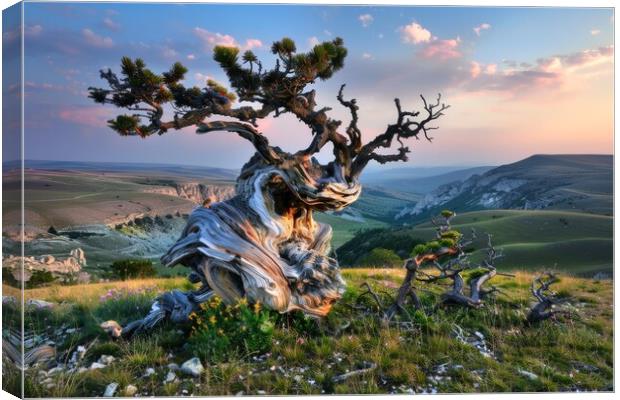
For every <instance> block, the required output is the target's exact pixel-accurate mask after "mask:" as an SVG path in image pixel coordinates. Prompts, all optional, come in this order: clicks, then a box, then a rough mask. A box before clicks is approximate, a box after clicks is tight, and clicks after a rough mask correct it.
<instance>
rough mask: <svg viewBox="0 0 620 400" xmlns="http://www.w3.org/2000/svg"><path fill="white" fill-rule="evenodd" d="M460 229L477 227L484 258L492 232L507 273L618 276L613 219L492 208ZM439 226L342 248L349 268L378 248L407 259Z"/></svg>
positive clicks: (393, 231)
mask: <svg viewBox="0 0 620 400" xmlns="http://www.w3.org/2000/svg"><path fill="white" fill-rule="evenodd" d="M453 226H454V228H455V229H458V230H460V231H461V232H463V233H464V234H466V235H468V234H469V233H470V231H471V229H472V228H473V229H475V231H476V233H477V239H476V240H475V241H474V243H473V246H472V247H473V248H475V249H476V252H474V253H473V254H472V260H476V259H479V258H480V257H481V256H482V252H481V250H480V249H482V248H484V247H485V246H486V240H487V236H486V234H492V236H493V243H494V245H495V246H496V247H497V248H500V249H502V250H503V251H504V257H503V258H501V259H499V260H498V264H497V266H498V268H500V269H504V270H541V269H546V268H550V269H557V270H560V271H563V272H568V273H573V274H578V275H588V276H589V275H593V274H595V273H597V272H603V273H605V274H608V275H611V274H612V273H613V218H612V217H610V216H603V215H595V214H589V213H576V212H570V211H555V210H487V211H476V212H469V213H464V214H459V215H457V217H456V218H455V219H454V224H453ZM434 235H435V229H434V227H433V226H432V225H431V224H430V223H428V222H426V223H423V224H420V225H417V226H414V227H401V228H388V229H385V228H380V229H373V230H368V231H366V232H364V233H361V234H359V235H357V236H356V237H354V238H353V239H352V240H350V241H348V242H347V243H345V244H344V245H342V246H341V247H339V248H338V249H337V253H338V257H339V259H340V262H341V263H342V264H343V265H346V266H352V265H356V262H357V261H358V260H360V259H361V258H362V257H364V256H365V255H366V254H368V253H369V252H370V251H371V250H372V249H373V248H377V247H382V248H387V249H391V250H394V251H395V252H396V253H397V254H399V256H401V257H402V258H406V257H408V255H409V252H410V251H411V250H412V248H413V246H414V245H415V244H416V243H418V242H420V241H426V240H429V239H431V238H433V237H434Z"/></svg>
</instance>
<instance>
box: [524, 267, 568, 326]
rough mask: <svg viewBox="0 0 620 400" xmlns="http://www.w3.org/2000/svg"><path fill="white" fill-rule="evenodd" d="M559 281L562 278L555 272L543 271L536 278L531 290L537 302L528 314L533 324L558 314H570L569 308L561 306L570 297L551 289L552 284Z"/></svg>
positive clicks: (528, 320)
mask: <svg viewBox="0 0 620 400" xmlns="http://www.w3.org/2000/svg"><path fill="white" fill-rule="evenodd" d="M559 281H560V279H559V278H558V276H557V275H556V274H554V273H553V272H543V273H542V274H540V275H538V276H536V277H535V278H534V280H533V281H532V286H531V288H530V291H531V292H532V295H533V296H534V298H535V299H536V301H537V302H536V303H535V304H534V305H533V306H532V308H531V309H530V311H529V312H528V314H527V322H528V323H530V324H533V323H538V322H541V321H544V320H546V319H550V318H551V319H554V318H556V317H557V316H558V315H570V312H569V311H568V310H566V309H562V308H561V307H562V305H563V304H565V303H566V302H567V301H568V298H563V297H560V296H558V294H557V293H556V292H554V291H553V290H551V285H553V284H554V283H557V282H559Z"/></svg>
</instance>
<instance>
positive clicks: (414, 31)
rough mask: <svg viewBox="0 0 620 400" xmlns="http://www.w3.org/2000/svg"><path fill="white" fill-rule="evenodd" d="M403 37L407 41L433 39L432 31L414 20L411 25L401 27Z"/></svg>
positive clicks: (420, 41) (415, 42)
mask: <svg viewBox="0 0 620 400" xmlns="http://www.w3.org/2000/svg"><path fill="white" fill-rule="evenodd" d="M399 30H400V33H401V39H402V40H403V42H405V43H413V44H419V43H426V42H429V41H430V40H431V36H432V35H431V32H430V31H429V30H428V29H425V28H424V27H422V25H420V24H418V23H416V22H412V23H411V24H409V25H406V26H401V27H400V29H399Z"/></svg>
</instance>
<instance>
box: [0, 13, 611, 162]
mask: <svg viewBox="0 0 620 400" xmlns="http://www.w3.org/2000/svg"><path fill="white" fill-rule="evenodd" d="M475 28H476V29H475ZM8 29H10V27H9V28H6V27H5V32H4V35H3V43H4V45H5V46H7V45H8V46H10V45H11V36H10V31H9V30H8ZM24 35H25V39H26V41H25V81H26V88H25V92H26V95H25V107H26V115H25V118H26V121H27V122H26V140H25V146H26V147H25V149H26V150H25V152H26V158H31V159H58V160H96V161H136V162H167V163H184V164H197V165H212V166H219V167H232V168H238V167H240V165H241V164H242V163H243V162H244V161H245V160H246V159H247V158H248V157H249V156H250V154H251V153H252V148H251V147H250V146H249V145H248V144H246V143H244V142H243V141H242V140H241V139H238V138H236V137H233V136H231V135H230V134H227V133H216V134H212V135H210V137H204V136H197V135H195V134H193V133H192V132H191V131H183V132H179V133H175V132H171V133H168V134H166V135H164V136H162V137H150V138H148V139H146V140H142V139H139V138H123V137H118V136H116V134H115V133H113V131H111V130H110V129H109V128H107V127H106V122H105V121H106V120H107V119H109V118H110V117H112V116H113V115H115V113H118V110H114V109H113V108H112V106H100V105H96V104H94V103H92V102H91V101H90V100H89V99H88V98H87V97H86V89H87V87H88V86H102V85H103V81H101V80H100V79H99V77H98V70H99V69H101V68H104V67H111V68H113V69H116V70H118V64H119V60H120V57H121V56H124V55H129V56H134V57H136V56H140V57H142V58H143V59H144V60H145V61H146V63H147V65H148V66H149V67H151V68H152V69H154V70H155V71H163V70H165V69H167V68H168V67H169V66H170V65H171V64H172V63H173V62H174V61H182V62H183V63H184V64H185V65H186V66H187V67H188V68H189V73H188V74H187V77H186V83H187V84H202V83H204V79H205V78H206V77H207V76H208V77H213V78H215V79H216V80H218V81H220V82H222V83H226V79H225V78H224V75H223V74H222V73H221V72H220V71H219V70H218V67H217V66H216V65H215V63H214V62H213V61H212V59H211V49H212V47H213V45H214V44H222V43H226V44H236V45H238V46H240V47H243V48H252V49H253V50H254V51H255V52H256V54H257V55H258V56H259V58H261V59H263V60H265V63H266V64H269V63H271V60H272V58H271V55H270V52H269V47H270V44H271V42H272V41H274V40H277V39H279V38H281V37H283V36H289V37H291V38H293V39H294V40H295V41H296V42H297V46H298V49H300V50H307V49H309V48H310V47H311V46H312V44H313V43H314V42H316V41H317V40H318V41H323V40H330V39H333V38H334V37H336V36H340V37H342V38H343V39H344V41H345V45H346V46H347V48H348V49H349V56H348V57H347V60H346V63H345V68H344V69H343V70H342V71H340V72H338V73H337V74H336V75H335V76H334V77H333V78H332V79H331V80H330V81H328V82H322V83H319V84H318V85H317V89H318V91H319V102H320V103H321V104H325V105H327V106H333V107H334V112H333V115H334V116H335V117H340V118H342V119H343V120H345V121H346V120H347V114H346V112H345V110H341V109H339V108H341V107H339V106H338V105H337V104H336V102H335V96H336V92H337V87H338V86H339V85H340V84H341V83H347V92H348V94H349V95H351V96H354V97H356V98H357V99H358V102H359V103H360V107H361V111H362V115H363V116H362V121H361V123H362V128H363V131H364V137H365V138H366V139H367V140H368V139H369V138H372V137H373V136H374V135H376V134H378V133H380V131H381V130H382V129H383V128H384V127H385V126H386V125H387V124H388V123H390V122H392V121H393V118H394V109H393V102H392V99H393V98H394V97H396V96H398V97H400V98H401V100H402V101H403V104H404V105H405V106H406V107H410V108H415V107H418V106H419V98H418V95H419V94H421V93H422V94H425V95H426V96H428V97H432V96H434V95H435V93H437V92H442V94H443V95H444V98H445V100H446V102H448V103H450V104H451V105H452V107H453V108H452V109H451V110H450V112H449V114H448V115H447V116H446V119H445V120H444V121H440V123H439V125H440V126H441V129H440V130H439V131H438V132H437V134H436V139H435V141H434V143H433V144H429V143H423V142H421V141H420V142H417V143H415V145H414V146H413V148H414V153H413V157H411V161H410V164H411V165H416V166H422V165H446V164H450V165H482V164H489V163H491V164H499V163H503V162H509V161H515V160H517V159H519V158H523V157H526V156H528V155H531V154H534V153H575V152H590V153H611V152H612V151H613V150H612V141H613V102H612V101H613V11H612V10H611V9H587V8H581V9H563V8H475V7H470V8H461V7H444V8H424V7H401V6H399V7H396V6H393V7H378V6H374V7H358V6H302V5H299V6H290V5H286V6H282V5H276V6H273V5H271V6H267V5H245V6H238V5H237V6H235V5H200V4H186V5H181V4H120V3H101V4H87V3H84V4H76V3H26V5H25V27H24ZM4 90H5V91H6V90H9V88H7V86H6V85H5V89H4ZM345 94H347V93H345ZM593 102H594V103H595V104H592V103H593ZM541 110H545V112H544V113H542V112H541ZM592 112H594V115H592ZM582 113H588V115H591V116H593V117H594V119H595V120H596V122H594V123H590V124H585V123H584V122H580V121H579V120H578V118H577V115H579V114H582ZM543 114H544V115H543ZM527 121H529V125H528V122H527ZM261 127H262V128H263V130H264V133H265V134H266V135H267V136H268V137H270V138H272V142H274V143H275V144H279V145H282V146H283V147H284V148H285V149H290V150H296V149H297V148H300V147H302V146H303V145H304V144H306V143H307V142H308V141H309V137H310V132H309V131H308V130H307V129H306V128H305V127H303V126H301V125H299V124H298V123H296V121H294V120H292V119H291V118H286V117H285V118H279V119H278V120H273V121H265V122H264V124H262V125H261ZM586 130H587V132H586ZM586 134H587V137H588V140H585V139H584V138H585V136H586ZM503 144H510V145H509V146H503ZM498 146H500V147H501V148H502V149H501V151H497V150H496V149H497V148H498ZM324 157H326V158H325V159H328V158H329V157H328V155H326V156H324Z"/></svg>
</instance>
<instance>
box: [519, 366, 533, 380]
mask: <svg viewBox="0 0 620 400" xmlns="http://www.w3.org/2000/svg"><path fill="white" fill-rule="evenodd" d="M517 372H518V373H519V375H522V376H524V377H526V378H528V379H531V380H536V379H538V375H536V374H535V373H533V372H530V371H526V370H524V369H520V368H519V369H517Z"/></svg>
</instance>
